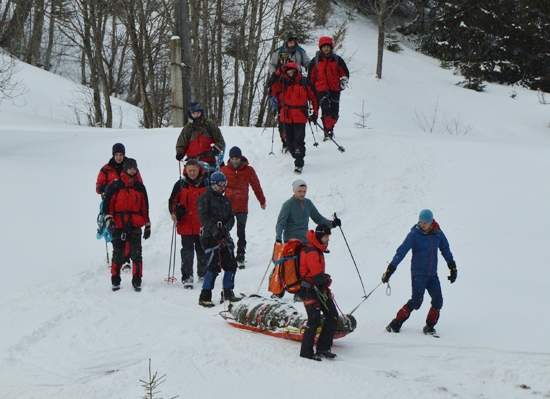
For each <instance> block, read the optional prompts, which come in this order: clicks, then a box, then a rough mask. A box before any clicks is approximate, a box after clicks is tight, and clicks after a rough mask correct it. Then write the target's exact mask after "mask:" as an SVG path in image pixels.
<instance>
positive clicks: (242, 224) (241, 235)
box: [235, 213, 248, 262]
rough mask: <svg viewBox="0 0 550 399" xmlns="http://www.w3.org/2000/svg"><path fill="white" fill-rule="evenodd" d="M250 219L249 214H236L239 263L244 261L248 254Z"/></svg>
mask: <svg viewBox="0 0 550 399" xmlns="http://www.w3.org/2000/svg"><path fill="white" fill-rule="evenodd" d="M247 219H248V213H237V214H235V221H236V225H237V262H242V261H244V255H245V253H246V220H247Z"/></svg>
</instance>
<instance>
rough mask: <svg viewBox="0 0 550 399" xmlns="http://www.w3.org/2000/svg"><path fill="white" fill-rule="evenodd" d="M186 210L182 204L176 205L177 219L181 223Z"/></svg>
mask: <svg viewBox="0 0 550 399" xmlns="http://www.w3.org/2000/svg"><path fill="white" fill-rule="evenodd" d="M185 212H186V209H185V207H183V206H181V205H180V204H178V205H176V219H177V220H178V221H180V220H181V219H183V217H184V216H185Z"/></svg>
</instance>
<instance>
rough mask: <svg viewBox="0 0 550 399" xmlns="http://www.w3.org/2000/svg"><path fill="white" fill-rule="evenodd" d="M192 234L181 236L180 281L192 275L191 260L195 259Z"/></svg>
mask: <svg viewBox="0 0 550 399" xmlns="http://www.w3.org/2000/svg"><path fill="white" fill-rule="evenodd" d="M194 242H195V239H194V236H188V235H182V236H181V251H180V253H181V281H182V283H184V282H185V280H187V279H188V278H189V277H193V261H194V260H195V250H194V245H193V244H194Z"/></svg>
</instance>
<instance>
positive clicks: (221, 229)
mask: <svg viewBox="0 0 550 399" xmlns="http://www.w3.org/2000/svg"><path fill="white" fill-rule="evenodd" d="M212 237H213V238H214V240H216V241H221V240H223V239H224V238H226V237H227V229H226V228H225V226H224V225H220V226H217V227H216V230H214V234H213V235H212Z"/></svg>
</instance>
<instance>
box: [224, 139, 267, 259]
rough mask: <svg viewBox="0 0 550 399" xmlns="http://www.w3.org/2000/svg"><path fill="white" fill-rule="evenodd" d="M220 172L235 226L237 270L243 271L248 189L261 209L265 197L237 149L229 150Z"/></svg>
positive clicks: (249, 167) (258, 182) (251, 170)
mask: <svg viewBox="0 0 550 399" xmlns="http://www.w3.org/2000/svg"><path fill="white" fill-rule="evenodd" d="M221 172H222V173H223V174H224V175H225V177H226V178H227V188H226V189H225V196H226V197H227V198H228V199H229V202H231V208H232V210H233V213H234V214H235V221H236V224H237V238H238V241H237V257H236V261H237V264H238V266H239V269H244V268H245V258H244V257H245V253H246V221H247V219H248V191H249V187H252V191H254V194H255V195H256V198H257V199H258V202H259V203H260V207H261V208H262V209H265V208H266V204H265V196H264V192H263V191H262V186H261V185H260V180H259V179H258V175H256V171H255V170H254V168H253V167H252V166H250V165H249V164H248V159H246V158H245V157H244V156H243V154H242V151H241V149H240V148H239V147H233V148H231V150H229V163H228V164H227V165H225V166H223V167H222V168H221Z"/></svg>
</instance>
